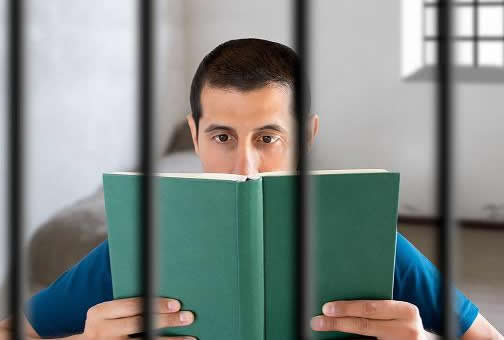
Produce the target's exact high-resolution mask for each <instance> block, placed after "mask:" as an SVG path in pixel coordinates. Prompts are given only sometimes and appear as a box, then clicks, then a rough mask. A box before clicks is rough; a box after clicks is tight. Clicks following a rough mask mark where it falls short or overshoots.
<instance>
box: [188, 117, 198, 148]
mask: <svg viewBox="0 0 504 340" xmlns="http://www.w3.org/2000/svg"><path fill="white" fill-rule="evenodd" d="M186 120H187V124H189V128H190V129H191V136H192V141H193V146H194V152H196V154H197V155H198V156H199V148H198V131H196V122H195V121H194V118H193V116H192V113H189V114H188V115H187V116H186Z"/></svg>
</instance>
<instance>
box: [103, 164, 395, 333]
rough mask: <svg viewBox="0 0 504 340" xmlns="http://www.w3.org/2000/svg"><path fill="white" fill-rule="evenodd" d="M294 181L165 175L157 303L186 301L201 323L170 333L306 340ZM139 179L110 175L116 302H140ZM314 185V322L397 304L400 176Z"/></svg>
mask: <svg viewBox="0 0 504 340" xmlns="http://www.w3.org/2000/svg"><path fill="white" fill-rule="evenodd" d="M295 176H296V174H295V173H285V172H273V173H263V174H259V175H258V176H255V177H253V178H250V177H247V176H240V175H230V174H187V173H184V174H156V176H155V178H154V180H155V182H154V183H155V185H156V190H155V192H156V194H155V200H154V202H155V204H156V209H155V210H156V211H157V215H156V219H157V223H156V234H157V238H156V240H157V242H158V244H157V250H158V253H157V256H158V261H157V267H156V268H157V277H158V280H159V281H158V295H159V296H164V297H173V298H176V299H178V300H180V301H181V303H182V309H184V310H191V311H193V312H194V314H195V316H196V318H195V321H194V323H193V324H191V325H189V326H184V327H177V328H166V329H164V330H163V331H162V332H161V334H164V335H192V336H196V337H197V338H198V339H200V340H206V339H208V340H213V339H219V340H291V339H294V338H297V336H296V334H295V333H294V332H295V330H296V325H295V320H296V313H298V312H299V311H298V308H297V304H296V301H295V297H296V291H295V290H296V284H295V279H296V269H297V264H296V262H295V261H296V260H295V259H296V256H295V254H296V233H295V220H294V218H295V216H294V215H295V210H294V209H295V207H294V202H295V201H294V195H295V194H296V187H295ZM140 180H141V175H140V174H138V173H125V172H116V173H107V174H104V175H103V183H104V190H105V206H106V214H107V220H108V233H109V248H110V264H111V270H112V287H113V294H114V298H116V299H119V298H125V297H132V296H138V295H140V273H141V267H140V263H139V258H140V249H139V242H138V240H139V236H140V230H141V229H140V228H141V226H140V225H139V223H140V222H139V207H138V206H139V197H140V191H139V190H140ZM309 181H310V183H311V185H310V187H311V189H312V194H311V198H312V199H313V201H312V203H311V212H312V217H313V218H312V223H311V224H310V228H311V233H312V235H313V237H312V242H313V244H312V245H311V249H312V250H313V252H312V254H311V256H310V258H311V259H312V261H311V263H310V266H311V272H312V277H311V279H312V280H313V281H312V282H313V286H312V289H313V291H312V296H313V304H312V305H311V306H310V313H311V315H313V316H315V315H319V314H321V313H322V305H323V304H324V303H325V302H329V301H334V300H354V299H392V289H393V277H394V263H395V244H396V222H397V206H398V196H399V173H396V172H388V171H385V170H373V169H359V170H331V171H312V172H309ZM306 322H307V323H308V325H309V320H306ZM312 335H313V339H335V338H345V337H349V336H350V335H349V334H344V333H339V332H312Z"/></svg>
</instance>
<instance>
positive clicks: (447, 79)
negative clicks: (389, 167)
mask: <svg viewBox="0 0 504 340" xmlns="http://www.w3.org/2000/svg"><path fill="white" fill-rule="evenodd" d="M452 9H453V4H452V0H440V6H439V12H438V18H437V20H438V27H439V43H440V44H439V49H438V60H439V64H438V65H439V67H438V86H437V110H438V112H437V113H438V126H437V128H438V136H437V137H438V152H437V157H438V159H437V165H438V174H437V175H438V176H437V180H438V183H437V186H438V201H437V208H438V213H439V218H440V228H441V230H440V233H439V237H440V240H439V241H440V242H439V247H440V249H439V251H440V255H441V268H440V269H441V272H442V274H443V279H442V287H441V296H442V299H443V314H442V315H443V316H442V319H443V332H442V334H443V335H444V339H455V337H456V332H455V331H456V328H455V316H454V313H453V307H454V292H453V277H454V261H453V260H454V256H453V254H454V245H455V244H454V239H455V236H456V235H455V232H456V225H455V219H454V211H453V207H454V205H453V199H454V195H453V188H454V186H453V181H454V176H453V164H454V152H453V151H454V150H453V149H454V145H453V133H452V130H453V126H454V125H453V74H452V73H453V69H452V68H453V53H452V50H453V40H452V37H453V25H452V15H453V11H452Z"/></svg>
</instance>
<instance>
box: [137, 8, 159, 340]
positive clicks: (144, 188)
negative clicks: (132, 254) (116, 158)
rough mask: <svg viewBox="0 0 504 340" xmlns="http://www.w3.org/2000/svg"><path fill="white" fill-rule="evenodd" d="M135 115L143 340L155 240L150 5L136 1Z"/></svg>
mask: <svg viewBox="0 0 504 340" xmlns="http://www.w3.org/2000/svg"><path fill="white" fill-rule="evenodd" d="M138 6H139V7H138V14H139V16H138V44H137V46H138V57H139V64H138V71H139V74H138V78H139V84H138V115H139V117H138V118H139V125H138V127H139V149H138V152H139V153H140V154H139V157H138V158H139V159H140V163H141V166H140V167H141V173H142V174H143V176H141V178H142V181H141V186H140V202H139V205H140V206H139V208H140V214H139V216H140V221H139V222H140V226H141V233H140V235H141V236H140V240H139V246H140V250H141V254H142V255H141V256H142V257H141V261H140V263H141V265H142V271H141V273H142V277H141V280H142V286H141V287H142V297H143V316H144V318H143V334H142V335H143V339H145V340H152V339H154V338H155V334H154V324H153V320H154V319H153V310H154V303H153V302H154V290H155V289H154V287H155V276H154V275H155V273H154V268H155V266H154V263H155V253H154V246H155V242H154V240H155V238H154V233H155V230H154V214H153V210H154V204H153V203H154V200H153V199H152V196H153V192H154V186H153V177H152V173H153V168H154V161H153V158H154V157H153V134H154V129H153V108H154V106H153V90H154V84H153V79H152V78H153V74H154V73H153V56H154V53H153V51H154V46H153V45H154V38H153V37H154V34H153V20H154V19H153V1H152V0H138Z"/></svg>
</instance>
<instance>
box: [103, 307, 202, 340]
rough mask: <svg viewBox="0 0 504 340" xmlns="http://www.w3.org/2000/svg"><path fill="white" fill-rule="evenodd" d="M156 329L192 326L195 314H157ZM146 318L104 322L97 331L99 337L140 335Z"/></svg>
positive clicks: (138, 316) (132, 317)
mask: <svg viewBox="0 0 504 340" xmlns="http://www.w3.org/2000/svg"><path fill="white" fill-rule="evenodd" d="M154 319H155V325H156V326H155V327H156V328H164V327H180V326H187V325H190V324H191V323H192V322H193V321H194V314H193V313H192V312H190V311H181V312H177V313H164V314H155V315H154ZM143 324H144V317H143V316H142V315H135V316H130V317H126V318H120V319H113V320H104V321H103V322H102V324H101V325H100V326H99V327H96V328H94V329H97V330H98V331H99V333H100V334H98V335H99V337H100V338H102V337H117V336H124V335H130V334H135V333H140V332H142V331H143V330H144V328H143Z"/></svg>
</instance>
